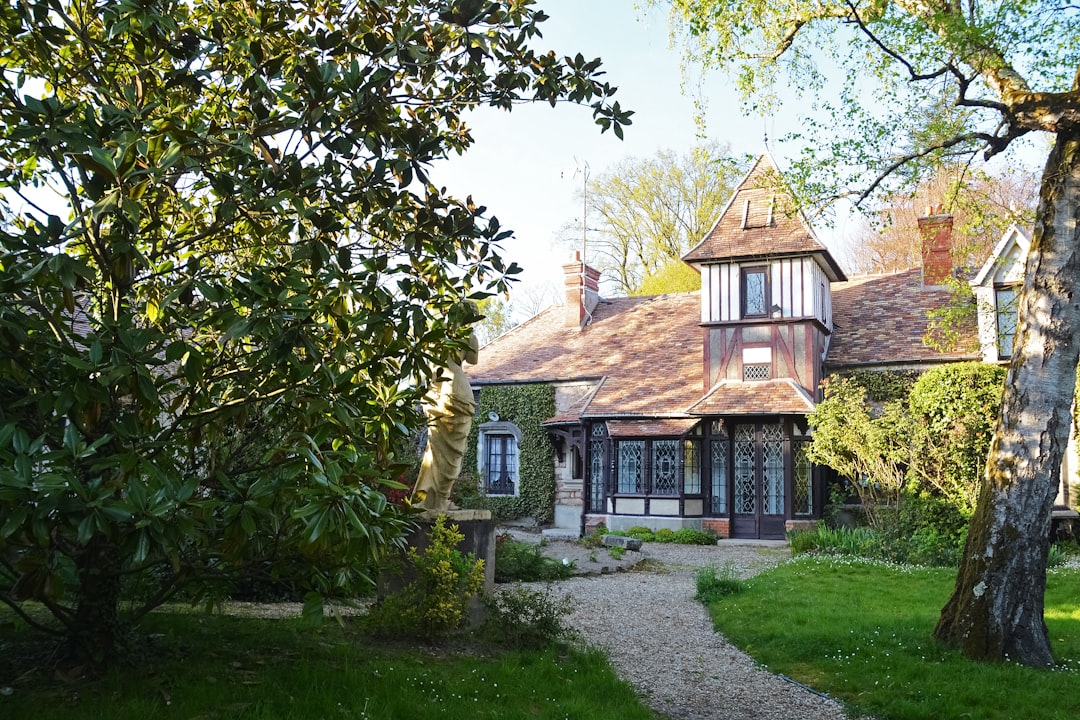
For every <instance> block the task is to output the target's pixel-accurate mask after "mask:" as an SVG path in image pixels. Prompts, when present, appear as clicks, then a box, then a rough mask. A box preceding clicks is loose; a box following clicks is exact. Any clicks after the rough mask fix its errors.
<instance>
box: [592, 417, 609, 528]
mask: <svg viewBox="0 0 1080 720" xmlns="http://www.w3.org/2000/svg"><path fill="white" fill-rule="evenodd" d="M606 437H607V433H606V432H605V431H604V426H603V425H602V424H600V423H597V424H596V425H593V426H592V429H591V430H590V431H589V510H591V511H592V512H603V511H604V439H605V438H606Z"/></svg>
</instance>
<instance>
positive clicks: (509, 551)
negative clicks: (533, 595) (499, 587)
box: [495, 535, 574, 583]
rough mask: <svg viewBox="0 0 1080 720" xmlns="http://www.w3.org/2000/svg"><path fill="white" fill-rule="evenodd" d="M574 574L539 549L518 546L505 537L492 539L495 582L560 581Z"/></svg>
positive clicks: (534, 545) (529, 546)
mask: <svg viewBox="0 0 1080 720" xmlns="http://www.w3.org/2000/svg"><path fill="white" fill-rule="evenodd" d="M573 574H574V568H573V564H563V563H561V562H559V561H558V560H554V559H553V558H550V557H548V556H547V555H544V553H543V551H542V550H541V549H540V546H539V545H536V544H534V543H529V542H519V541H517V540H513V539H511V538H510V537H509V536H508V535H499V536H498V537H497V538H496V539H495V582H499V583H506V582H515V581H517V582H538V581H544V580H563V579H565V578H568V577H570V576H571V575H573Z"/></svg>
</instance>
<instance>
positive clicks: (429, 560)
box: [369, 515, 484, 636]
mask: <svg viewBox="0 0 1080 720" xmlns="http://www.w3.org/2000/svg"><path fill="white" fill-rule="evenodd" d="M464 539H465V536H464V535H463V534H462V533H461V532H459V530H458V526H457V525H455V524H453V523H450V524H447V522H446V516H445V515H440V516H439V517H438V518H437V519H436V520H435V523H434V524H433V525H432V526H431V530H430V532H429V534H428V544H427V547H425V548H423V549H421V550H417V548H416V547H410V548H409V549H408V551H407V552H406V555H405V560H406V564H407V566H408V567H407V568H406V569H405V576H406V577H410V576H415V577H414V579H413V580H412V581H411V582H409V583H408V584H407V585H405V587H404V588H402V590H401V591H400V592H398V593H395V594H393V595H388V596H387V597H385V598H383V600H382V602H381V603H380V604H379V605H378V606H377V607H375V608H374V609H373V610H372V612H371V614H370V615H369V620H370V621H371V623H372V625H373V627H375V628H377V629H379V630H383V631H387V632H392V633H394V634H402V635H411V636H441V635H448V634H450V633H453V632H455V631H457V630H460V629H461V628H462V626H463V625H464V624H465V620H466V617H467V611H468V608H469V602H470V600H471V599H472V598H473V597H475V596H476V595H477V594H479V593H480V591H481V590H482V589H483V587H484V561H483V560H478V559H476V557H475V556H473V555H472V553H462V552H461V551H460V550H458V549H457V547H458V545H460V544H461V542H462V540H464Z"/></svg>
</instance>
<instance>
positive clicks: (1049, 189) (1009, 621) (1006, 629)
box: [934, 132, 1080, 666]
mask: <svg viewBox="0 0 1080 720" xmlns="http://www.w3.org/2000/svg"><path fill="white" fill-rule="evenodd" d="M1078 215H1080V133H1076V132H1074V133H1064V132H1059V133H1058V135H1057V140H1056V143H1055V146H1054V148H1053V150H1052V151H1051V153H1050V156H1049V158H1048V159H1047V162H1046V169H1045V171H1044V173H1043V179H1042V188H1041V191H1040V203H1039V212H1038V218H1039V219H1038V221H1037V223H1036V226H1035V233H1034V237H1033V238H1032V244H1031V251H1030V253H1029V255H1028V260H1027V268H1026V271H1025V283H1024V290H1023V294H1022V296H1021V300H1020V303H1021V306H1020V315H1019V327H1018V328H1017V335H1016V345H1015V349H1014V355H1013V358H1012V362H1011V364H1010V366H1009V374H1008V376H1007V378H1006V381H1005V393H1004V396H1003V398H1002V408H1001V418H1000V420H999V422H998V428H997V432H996V434H995V436H994V440H993V443H992V444H991V447H990V455H989V457H988V460H987V466H986V479H985V482H984V483H983V486H982V490H981V492H980V495H979V500H978V505H977V507H976V510H975V516H974V517H973V518H972V521H971V529H970V532H969V534H968V538H967V544H966V545H965V547H964V554H963V556H962V558H961V561H960V570H959V575H958V577H957V582H956V588H955V590H954V591H953V594H952V597H951V598H950V599H949V601H948V603H947V604H946V605H945V607H944V609H943V610H942V612H941V617H940V619H939V620H938V624H937V627H936V628H935V630H934V635H935V637H937V638H938V639H939V640H942V641H944V642H946V643H949V644H951V645H954V646H956V647H958V648H959V649H960V650H961V651H962V652H963V653H964V654H965V655H967V656H968V657H971V658H974V659H983V660H1001V659H1008V660H1011V661H1014V662H1019V663H1023V664H1025V665H1034V666H1049V665H1053V664H1054V658H1053V655H1052V654H1051V651H1050V639H1049V635H1048V633H1047V629H1046V623H1045V622H1044V621H1043V594H1044V589H1045V586H1046V556H1047V549H1048V545H1049V537H1050V513H1051V510H1052V508H1053V503H1054V498H1055V496H1056V495H1057V489H1058V483H1059V479H1060V471H1061V460H1062V456H1063V455H1064V452H1065V447H1066V444H1067V442H1068V437H1069V429H1070V426H1071V424H1072V419H1071V413H1072V403H1073V393H1074V388H1075V384H1076V366H1077V354H1078V336H1080V230H1078Z"/></svg>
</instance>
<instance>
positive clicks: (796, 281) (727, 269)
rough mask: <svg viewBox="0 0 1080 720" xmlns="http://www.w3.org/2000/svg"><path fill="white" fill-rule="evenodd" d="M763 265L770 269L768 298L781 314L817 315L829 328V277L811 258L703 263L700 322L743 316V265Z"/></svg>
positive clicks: (830, 309)
mask: <svg viewBox="0 0 1080 720" xmlns="http://www.w3.org/2000/svg"><path fill="white" fill-rule="evenodd" d="M762 265H767V266H768V268H769V295H770V298H769V300H770V304H771V305H776V306H778V307H779V308H780V317H782V318H816V319H817V320H819V321H820V322H821V323H822V324H823V325H825V327H827V328H829V329H830V330H831V329H832V293H831V292H830V291H829V279H828V277H826V275H825V273H824V272H823V271H822V269H821V267H820V266H819V265H818V264H817V262H816V261H815V260H814V259H813V258H812V257H796V258H783V259H778V260H771V261H768V262H767V263H766V262H762V261H756V262H755V261H749V262H744V263H741V264H740V263H716V264H709V265H702V266H701V321H702V322H705V323H713V322H733V321H736V320H740V319H742V317H741V312H742V307H741V303H742V294H741V278H742V275H741V272H742V268H743V267H759V266H762Z"/></svg>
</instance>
